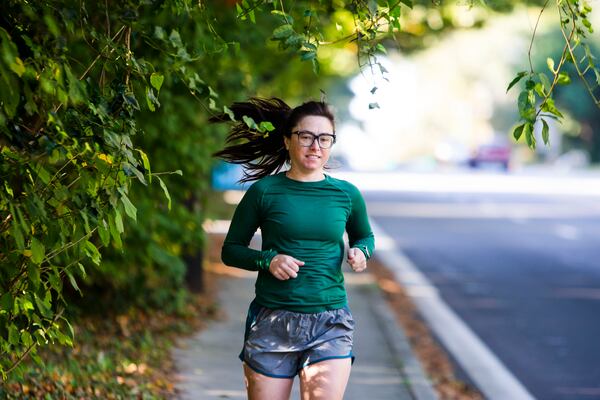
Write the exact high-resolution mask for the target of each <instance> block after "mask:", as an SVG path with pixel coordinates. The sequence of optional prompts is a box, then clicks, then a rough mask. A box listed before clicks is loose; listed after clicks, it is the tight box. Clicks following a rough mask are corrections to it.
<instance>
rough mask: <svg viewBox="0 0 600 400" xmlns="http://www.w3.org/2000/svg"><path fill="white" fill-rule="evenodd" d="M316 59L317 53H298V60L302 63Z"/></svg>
mask: <svg viewBox="0 0 600 400" xmlns="http://www.w3.org/2000/svg"><path fill="white" fill-rule="evenodd" d="M315 58H317V53H316V52H314V51H303V52H301V53H300V59H301V60H302V61H308V60H313V59H315Z"/></svg>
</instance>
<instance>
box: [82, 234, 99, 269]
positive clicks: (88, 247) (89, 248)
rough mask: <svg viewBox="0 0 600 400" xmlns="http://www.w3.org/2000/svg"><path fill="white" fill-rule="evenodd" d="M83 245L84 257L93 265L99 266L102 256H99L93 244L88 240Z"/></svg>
mask: <svg viewBox="0 0 600 400" xmlns="http://www.w3.org/2000/svg"><path fill="white" fill-rule="evenodd" d="M84 245H85V253H86V255H87V256H88V257H89V258H90V259H91V260H92V262H93V263H94V264H96V265H100V260H101V259H102V256H101V255H100V252H99V251H98V249H97V248H96V246H94V244H93V243H92V242H90V241H89V240H86V241H85V244H84Z"/></svg>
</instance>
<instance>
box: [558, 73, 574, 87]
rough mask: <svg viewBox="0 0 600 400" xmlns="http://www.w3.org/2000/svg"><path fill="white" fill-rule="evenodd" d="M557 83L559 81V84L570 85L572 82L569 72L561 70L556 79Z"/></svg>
mask: <svg viewBox="0 0 600 400" xmlns="http://www.w3.org/2000/svg"><path fill="white" fill-rule="evenodd" d="M556 83H558V84H559V85H568V84H569V83H571V77H570V76H569V74H568V73H566V72H564V71H561V72H560V73H559V74H558V79H557V80H556Z"/></svg>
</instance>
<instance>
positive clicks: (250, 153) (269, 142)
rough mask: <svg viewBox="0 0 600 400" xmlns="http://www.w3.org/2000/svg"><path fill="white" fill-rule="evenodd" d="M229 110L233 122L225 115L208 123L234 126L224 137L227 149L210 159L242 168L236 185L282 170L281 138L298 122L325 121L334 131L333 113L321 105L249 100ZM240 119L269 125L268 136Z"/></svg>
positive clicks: (285, 154) (283, 151)
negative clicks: (310, 118)
mask: <svg viewBox="0 0 600 400" xmlns="http://www.w3.org/2000/svg"><path fill="white" fill-rule="evenodd" d="M229 108H230V109H231V111H232V112H233V115H234V117H235V121H231V117H230V114H228V113H223V114H219V115H216V116H214V117H211V118H210V119H209V121H210V122H213V123H218V122H234V125H233V126H232V127H231V129H230V132H229V134H228V135H227V140H226V143H227V146H226V147H225V148H224V149H223V150H220V151H217V152H216V153H214V154H213V156H214V157H218V158H221V159H223V160H225V161H227V162H231V163H234V164H242V165H243V166H244V167H245V168H244V177H243V178H242V179H240V183H244V182H250V181H254V180H258V179H260V178H263V177H265V176H268V175H271V174H273V173H277V172H279V171H280V170H281V168H283V166H284V165H285V164H286V162H287V161H289V154H288V151H287V150H286V148H285V144H284V141H283V138H284V136H285V137H290V136H291V135H292V128H293V127H294V126H296V124H297V123H298V122H299V121H300V120H301V119H302V118H304V117H306V116H309V115H314V116H321V117H325V118H327V119H329V121H330V122H331V124H332V126H334V128H335V122H334V121H335V119H334V116H333V113H332V112H331V110H330V109H329V106H328V105H327V104H326V103H324V102H321V101H309V102H306V103H304V104H302V105H300V106H298V107H296V108H293V109H292V108H291V107H290V106H288V105H287V104H286V103H285V102H284V101H283V100H281V99H278V98H276V97H273V98H270V99H263V98H258V97H252V98H250V99H249V100H248V101H245V102H239V103H233V104H232V105H231V106H230V107H229ZM244 116H246V117H250V118H252V120H253V121H254V122H255V123H256V125H257V128H258V126H259V125H260V123H261V122H270V123H271V124H272V125H273V127H274V129H273V130H272V131H270V132H268V133H263V132H260V131H259V130H258V129H257V128H254V127H253V128H251V127H249V126H248V124H246V122H245V121H244Z"/></svg>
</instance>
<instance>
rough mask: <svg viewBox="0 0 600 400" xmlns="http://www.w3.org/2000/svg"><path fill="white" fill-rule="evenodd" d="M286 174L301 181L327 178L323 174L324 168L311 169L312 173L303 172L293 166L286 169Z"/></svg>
mask: <svg viewBox="0 0 600 400" xmlns="http://www.w3.org/2000/svg"><path fill="white" fill-rule="evenodd" d="M285 175H286V176H287V177H288V178H290V179H293V180H295V181H300V182H318V181H322V180H323V179H325V174H323V170H318V171H311V172H310V173H302V172H299V171H298V170H296V169H294V168H293V167H292V168H290V169H289V170H287V171H286V173H285Z"/></svg>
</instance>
